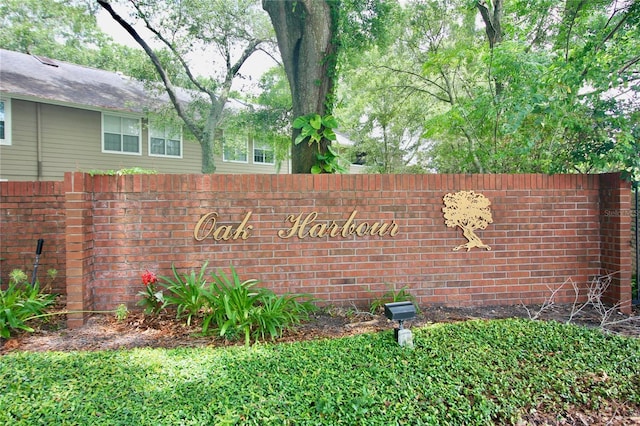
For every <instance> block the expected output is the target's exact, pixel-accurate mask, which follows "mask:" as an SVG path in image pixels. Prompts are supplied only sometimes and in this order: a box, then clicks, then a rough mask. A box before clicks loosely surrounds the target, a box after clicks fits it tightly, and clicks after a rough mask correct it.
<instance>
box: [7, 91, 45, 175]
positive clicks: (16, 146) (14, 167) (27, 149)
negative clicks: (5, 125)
mask: <svg viewBox="0 0 640 426" xmlns="http://www.w3.org/2000/svg"><path fill="white" fill-rule="evenodd" d="M10 102H11V115H12V118H11V145H1V146H0V179H6V180H29V179H34V178H35V177H36V176H37V174H38V164H37V158H38V153H37V144H36V141H37V122H36V106H35V104H34V103H33V102H23V101H18V100H15V99H12V100H11V101H10Z"/></svg>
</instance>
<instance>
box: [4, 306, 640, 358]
mask: <svg viewBox="0 0 640 426" xmlns="http://www.w3.org/2000/svg"><path fill="white" fill-rule="evenodd" d="M540 308H541V307H540V306H534V307H529V308H528V310H527V308H525V307H523V306H495V307H471V308H449V307H426V308H422V310H421V312H420V314H419V315H418V316H417V318H415V319H414V320H411V321H407V326H410V327H418V326H421V325H425V324H429V323H438V322H455V321H466V320H470V319H499V318H529V317H531V316H532V315H533V314H535V313H537V312H538V311H539V310H540ZM572 309H573V308H572V306H570V305H554V306H551V307H549V308H548V309H545V311H544V312H543V313H542V314H541V315H540V319H542V320H556V321H561V322H567V320H568V319H569V318H570V317H571V312H572ZM638 314H639V312H638V311H637V310H636V311H634V313H633V315H632V316H626V315H623V314H620V313H614V314H612V316H611V318H609V321H608V324H605V326H604V328H605V329H606V331H607V332H611V333H616V334H621V335H625V336H632V337H640V315H638ZM53 318H56V320H55V322H50V323H43V324H41V325H40V326H39V327H38V328H37V330H36V331H35V332H34V333H30V334H21V335H18V336H16V337H14V338H12V339H9V340H2V342H1V343H2V345H1V346H0V354H3V353H7V352H10V351H15V350H21V351H78V350H89V351H94V350H109V349H125V348H138V347H158V348H177V347H205V346H227V345H233V344H239V343H238V342H229V341H226V340H224V339H220V338H217V337H216V336H206V337H203V336H202V335H201V334H199V331H200V325H199V324H197V323H193V324H192V325H191V326H187V325H185V324H184V323H182V322H179V321H176V320H175V316H174V315H171V314H168V313H167V314H164V315H160V316H145V315H144V314H142V313H135V312H133V313H132V312H130V313H129V314H128V316H127V318H126V319H124V320H117V319H116V318H115V316H113V315H96V316H93V317H91V318H89V320H88V321H87V323H86V324H85V325H84V326H83V327H80V328H77V329H67V328H66V322H65V320H66V318H65V317H64V315H59V316H55V317H53ZM571 322H572V323H574V324H580V325H585V326H588V327H595V328H603V324H602V315H601V314H600V313H599V312H598V311H596V310H595V309H593V308H587V309H584V310H582V311H581V312H580V313H579V314H578V315H577V316H575V317H574V318H573V319H572V321H571ZM395 326H396V323H394V322H393V321H390V320H388V319H387V318H386V317H384V315H382V314H377V315H372V314H370V313H368V312H363V311H360V310H358V309H355V308H327V309H323V310H321V311H319V312H317V313H314V314H313V315H312V316H311V317H310V319H309V321H307V322H305V323H303V324H301V325H299V326H297V327H295V328H293V329H291V330H288V331H286V332H285V334H284V335H283V336H282V337H281V338H279V339H278V340H277V341H278V342H293V341H302V340H311V339H322V338H335V337H342V336H350V335H355V334H361V333H368V332H376V331H381V330H389V329H393V328H394V327H395Z"/></svg>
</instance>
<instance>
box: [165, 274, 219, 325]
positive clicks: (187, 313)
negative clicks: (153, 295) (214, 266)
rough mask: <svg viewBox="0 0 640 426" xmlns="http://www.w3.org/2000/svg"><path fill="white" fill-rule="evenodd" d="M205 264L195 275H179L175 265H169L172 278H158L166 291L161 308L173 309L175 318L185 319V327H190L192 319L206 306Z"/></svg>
mask: <svg viewBox="0 0 640 426" xmlns="http://www.w3.org/2000/svg"><path fill="white" fill-rule="evenodd" d="M207 264H208V262H205V264H204V265H202V268H200V272H199V273H198V274H197V275H196V272H195V271H191V272H189V273H188V274H182V275H180V274H178V271H177V270H176V268H175V265H171V270H172V271H173V278H171V277H160V279H161V280H162V281H161V283H162V285H163V286H164V287H165V288H166V290H167V294H165V295H164V305H163V306H172V307H174V308H175V309H176V316H177V318H186V322H187V325H191V319H192V318H193V317H197V316H200V315H201V313H202V310H203V309H204V308H205V307H206V304H207V297H206V291H207V280H206V279H205V276H204V275H205V269H206V268H207Z"/></svg>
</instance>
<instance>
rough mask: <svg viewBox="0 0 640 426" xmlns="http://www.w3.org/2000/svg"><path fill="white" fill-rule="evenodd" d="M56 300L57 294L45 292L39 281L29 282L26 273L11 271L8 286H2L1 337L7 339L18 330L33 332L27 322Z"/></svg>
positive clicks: (0, 295)
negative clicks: (3, 287)
mask: <svg viewBox="0 0 640 426" xmlns="http://www.w3.org/2000/svg"><path fill="white" fill-rule="evenodd" d="M54 301H55V295H52V294H46V293H43V292H42V291H41V290H40V285H39V283H38V282H37V281H36V282H35V283H34V284H33V285H32V284H31V283H29V281H28V279H27V274H26V273H24V272H23V271H21V270H19V269H15V270H13V271H11V274H10V275H9V284H8V286H7V288H6V289H5V290H2V288H0V337H3V338H5V339H7V338H9V337H10V335H11V332H12V331H17V330H22V331H28V332H33V328H32V327H30V326H28V325H27V322H28V321H30V320H32V319H34V318H36V317H39V316H41V315H42V314H44V312H45V311H46V309H47V308H48V307H49V306H51V305H53V303H54Z"/></svg>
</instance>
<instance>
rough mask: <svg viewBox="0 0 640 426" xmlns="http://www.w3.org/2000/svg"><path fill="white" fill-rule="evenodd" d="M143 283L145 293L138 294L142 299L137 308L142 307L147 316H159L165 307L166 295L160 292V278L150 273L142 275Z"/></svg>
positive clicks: (146, 272)
mask: <svg viewBox="0 0 640 426" xmlns="http://www.w3.org/2000/svg"><path fill="white" fill-rule="evenodd" d="M142 283H143V284H144V286H145V287H144V291H141V292H139V293H138V295H139V296H141V297H142V298H141V299H140V301H138V303H136V305H137V306H142V307H143V309H144V313H145V314H157V313H158V312H160V310H161V309H162V308H163V307H164V306H165V300H164V293H163V292H162V290H158V287H157V285H158V277H157V276H156V274H154V273H153V272H150V271H148V270H147V271H145V272H144V273H143V274H142Z"/></svg>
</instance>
